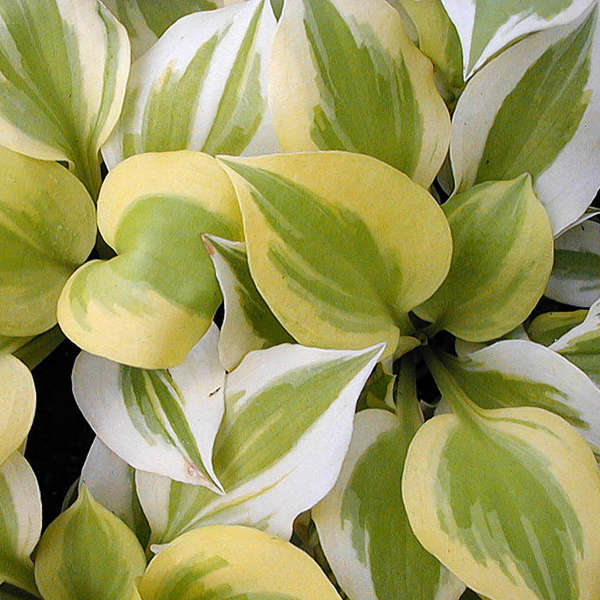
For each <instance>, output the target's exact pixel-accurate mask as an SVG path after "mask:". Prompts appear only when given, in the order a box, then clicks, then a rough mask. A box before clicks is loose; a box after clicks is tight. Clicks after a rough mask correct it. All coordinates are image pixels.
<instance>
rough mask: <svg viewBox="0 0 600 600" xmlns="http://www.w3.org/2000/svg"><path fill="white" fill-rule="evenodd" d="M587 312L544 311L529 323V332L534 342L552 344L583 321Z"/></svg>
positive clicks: (545, 344)
mask: <svg viewBox="0 0 600 600" xmlns="http://www.w3.org/2000/svg"><path fill="white" fill-rule="evenodd" d="M587 314H588V311H587V310H574V311H569V312H549V313H543V314H541V315H539V316H537V317H536V318H535V319H534V320H533V321H532V322H531V323H530V324H529V326H528V327H527V334H528V335H529V337H530V338H531V340H532V341H533V342H536V343H537V344H542V345H544V346H550V345H551V344H553V343H554V342H555V341H556V340H558V339H559V338H560V337H562V336H563V335H564V334H565V333H567V332H568V331H570V330H571V329H573V327H576V326H577V325H580V324H581V323H583V321H584V319H585V318H586V316H587Z"/></svg>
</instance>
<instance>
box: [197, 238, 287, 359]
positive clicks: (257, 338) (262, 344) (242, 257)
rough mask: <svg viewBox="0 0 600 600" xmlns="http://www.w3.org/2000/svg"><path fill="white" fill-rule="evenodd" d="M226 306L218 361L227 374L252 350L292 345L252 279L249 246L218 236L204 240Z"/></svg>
mask: <svg viewBox="0 0 600 600" xmlns="http://www.w3.org/2000/svg"><path fill="white" fill-rule="evenodd" d="M204 243H205V246H206V247H207V249H208V253H209V255H210V257H211V259H212V261H213V264H214V266H215V271H216V273H217V279H218V280H219V284H220V286H221V292H222V293H223V298H224V303H225V317H224V320H223V326H222V327H221V335H220V336H219V358H220V360H221V364H222V365H223V366H224V367H225V369H226V370H227V371H231V370H232V369H233V368H235V367H237V365H238V364H239V363H240V361H241V360H242V359H243V358H244V356H246V354H248V352H251V351H252V350H262V349H264V348H270V347H271V346H277V345H278V344H283V343H286V342H293V339H292V337H291V336H290V334H289V333H288V332H287V331H286V330H285V329H284V328H283V327H282V325H281V323H279V321H278V320H277V319H276V318H275V316H274V315H273V313H272V312H271V310H270V309H269V307H268V306H267V304H266V303H265V301H264V300H263V298H262V296H261V295H260V293H259V291H258V290H257V289H256V285H255V284H254V281H253V279H252V276H251V275H250V268H249V267H248V256H247V255H246V245H245V244H244V243H243V242H230V241H229V240H224V239H222V238H218V237H215V236H206V237H205V238H204Z"/></svg>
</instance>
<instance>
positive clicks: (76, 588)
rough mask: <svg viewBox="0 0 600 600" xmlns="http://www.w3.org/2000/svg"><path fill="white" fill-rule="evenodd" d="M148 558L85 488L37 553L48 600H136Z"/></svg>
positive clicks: (40, 582)
mask: <svg viewBox="0 0 600 600" xmlns="http://www.w3.org/2000/svg"><path fill="white" fill-rule="evenodd" d="M145 567H146V557H145V556H144V551H143V550H142V547H141V546H140V544H139V542H138V540H137V538H136V537H135V535H134V534H133V532H132V531H131V530H130V529H129V528H128V527H127V526H126V525H125V524H124V523H123V522H122V521H120V520H119V519H118V518H117V517H115V516H114V515H113V514H112V513H111V512H110V511H108V510H106V509H105V508H104V507H103V506H101V505H100V504H98V503H97V502H96V501H95V500H94V499H93V497H92V496H91V494H90V493H89V491H88V490H87V488H86V487H85V486H83V487H82V488H81V490H80V492H79V498H78V499H77V501H76V502H75V504H73V506H71V507H70V508H68V509H67V510H66V511H65V512H64V513H62V514H61V515H60V516H59V517H58V518H57V519H55V520H54V521H53V522H52V523H51V524H50V525H49V526H48V528H47V529H46V531H45V532H44V535H43V536H42V539H41V541H40V544H39V546H38V549H37V553H36V557H35V580H36V582H37V585H38V588H39V590H40V592H41V593H42V596H43V597H44V600H82V599H83V598H90V599H91V598H93V599H94V600H116V599H117V598H118V599H119V600H133V599H134V598H136V597H137V596H136V592H135V580H136V578H137V577H139V576H140V575H142V573H143V572H144V569H145Z"/></svg>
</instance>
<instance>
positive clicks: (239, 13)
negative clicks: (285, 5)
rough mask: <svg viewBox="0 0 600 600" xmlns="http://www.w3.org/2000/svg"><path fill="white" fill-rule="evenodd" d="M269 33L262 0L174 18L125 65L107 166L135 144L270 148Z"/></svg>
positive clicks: (146, 148) (216, 150)
mask: <svg viewBox="0 0 600 600" xmlns="http://www.w3.org/2000/svg"><path fill="white" fill-rule="evenodd" d="M274 34H275V17H274V16H273V11H272V9H271V5H270V3H269V0H249V1H248V2H243V3H239V4H236V5H234V6H230V7H227V8H224V9H221V10H215V11H208V12H202V13H195V14H191V15H188V16H187V17H184V18H182V19H180V20H179V21H177V23H175V25H173V26H172V27H171V28H170V29H169V30H168V31H167V32H166V33H165V34H164V35H163V36H162V37H161V39H160V40H159V41H158V42H157V43H156V44H155V45H154V46H153V47H152V48H151V50H149V51H148V52H147V53H146V54H144V55H143V56H142V57H140V58H139V59H138V60H137V61H136V62H135V63H134V65H133V67H132V70H131V77H130V78H129V83H128V87H127V96H126V99H125V104H124V107H123V113H122V115H121V119H120V121H119V123H118V125H117V127H116V128H115V130H114V132H113V134H112V135H111V138H110V140H109V141H108V143H107V144H106V145H105V146H104V148H103V150H102V152H103V155H104V159H105V161H106V163H107V164H108V166H109V168H112V167H114V166H115V165H116V164H117V163H119V162H120V161H121V160H123V158H127V157H128V156H132V155H133V154H139V153H142V152H154V151H157V152H162V151H166V150H182V149H185V148H188V149H191V150H202V151H203V152H207V153H208V154H212V155H215V154H222V153H226V154H235V155H238V154H242V153H246V154H256V153H263V152H275V151H277V149H278V147H279V145H278V143H277V140H276V137H275V132H274V130H273V126H272V123H271V117H270V113H269V110H268V108H267V98H266V93H267V91H266V69H267V62H268V59H269V56H270V51H271V43H272V41H273V36H274Z"/></svg>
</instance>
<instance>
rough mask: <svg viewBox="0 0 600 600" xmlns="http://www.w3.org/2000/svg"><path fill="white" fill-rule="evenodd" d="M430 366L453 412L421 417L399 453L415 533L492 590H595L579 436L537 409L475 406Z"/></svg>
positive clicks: (591, 463) (511, 594) (591, 471)
mask: <svg viewBox="0 0 600 600" xmlns="http://www.w3.org/2000/svg"><path fill="white" fill-rule="evenodd" d="M430 366H432V368H433V370H434V375H435V377H436V381H437V383H438V385H439V387H440V388H441V389H442V392H443V394H444V396H445V397H446V398H447V399H449V400H450V402H451V404H452V405H453V408H454V410H455V414H453V415H443V416H439V417H434V418H433V419H431V420H430V421H428V422H427V423H426V424H425V425H424V426H423V427H422V428H421V429H420V430H419V431H418V432H417V434H416V436H415V438H414V440H413V442H412V444H411V446H410V448H409V451H408V456H407V458H406V467H405V470H404V476H403V484H402V488H403V497H404V502H405V505H406V511H407V514H408V517H409V520H410V523H411V526H412V528H413V531H414V532H415V535H416V536H417V538H418V539H419V541H420V542H421V543H422V544H423V546H424V547H425V549H426V550H428V551H429V552H431V553H432V554H434V555H435V556H437V558H438V559H439V560H440V561H441V562H442V563H443V564H445V565H446V566H447V567H448V568H449V569H450V570H452V571H453V572H454V573H455V574H456V575H457V576H458V577H459V578H460V579H462V580H463V581H464V582H465V583H466V584H467V585H468V586H469V587H470V588H472V589H474V590H475V591H477V592H478V593H480V594H483V595H485V596H488V597H490V598H515V599H519V600H548V599H555V600H559V599H560V600H583V599H589V600H591V599H592V598H597V597H598V595H599V594H600V579H599V578H598V576H597V574H598V572H599V569H600V513H599V512H598V505H599V503H600V477H598V466H597V464H596V461H595V460H594V456H593V454H592V452H591V451H590V449H589V447H588V446H587V444H586V443H585V442H584V441H583V439H582V438H581V437H580V436H579V434H578V433H577V432H576V431H575V430H574V429H573V428H572V427H571V426H570V425H568V424H567V423H566V422H565V421H564V420H563V419H562V418H561V417H558V416H556V415H554V414H552V413H550V412H548V411H545V410H541V409H539V408H529V407H528V408H506V409H496V410H482V409H479V408H477V407H476V406H475V405H474V404H473V403H472V400H478V398H477V396H470V394H467V393H465V391H464V390H463V389H462V387H461V384H460V383H458V382H457V381H456V380H455V379H454V378H453V376H452V375H451V374H448V372H447V371H445V369H444V368H443V367H436V366H435V365H431V364H430ZM471 398H472V400H471Z"/></svg>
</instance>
